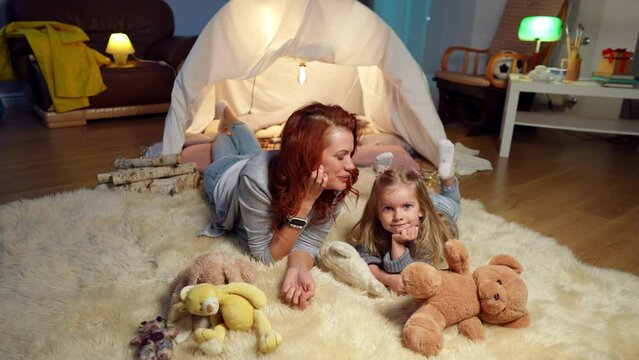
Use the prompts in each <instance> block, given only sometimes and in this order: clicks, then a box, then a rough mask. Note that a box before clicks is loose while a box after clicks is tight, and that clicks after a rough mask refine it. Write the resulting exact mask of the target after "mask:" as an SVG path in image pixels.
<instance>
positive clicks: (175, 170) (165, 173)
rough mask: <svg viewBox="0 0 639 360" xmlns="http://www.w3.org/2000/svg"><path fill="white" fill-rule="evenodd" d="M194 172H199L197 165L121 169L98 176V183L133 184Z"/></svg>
mask: <svg viewBox="0 0 639 360" xmlns="http://www.w3.org/2000/svg"><path fill="white" fill-rule="evenodd" d="M193 172H197V167H196V163H185V164H178V165H177V166H156V167H141V168H131V169H120V170H117V171H114V172H110V173H103V174H98V183H100V184H105V183H113V184H114V185H122V184H131V183H134V182H139V181H143V180H150V179H158V178H165V177H171V176H176V175H182V174H190V173H193Z"/></svg>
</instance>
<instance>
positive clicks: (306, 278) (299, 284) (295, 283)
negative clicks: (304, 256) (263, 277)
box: [282, 266, 401, 309]
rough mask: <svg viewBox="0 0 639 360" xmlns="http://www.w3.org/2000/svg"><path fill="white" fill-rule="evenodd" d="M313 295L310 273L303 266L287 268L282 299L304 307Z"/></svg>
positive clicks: (313, 286)
mask: <svg viewBox="0 0 639 360" xmlns="http://www.w3.org/2000/svg"><path fill="white" fill-rule="evenodd" d="M400 280H401V279H400ZM313 295H315V281H314V280H313V277H312V276H311V273H310V272H309V271H308V270H307V269H306V268H304V267H298V266H294V267H290V268H288V269H287V270H286V274H285V275H284V281H283V282H282V300H283V301H284V302H286V303H288V304H290V305H293V306H298V307H299V308H300V309H305V308H306V307H307V306H308V303H309V300H310V299H311V298H312V297H313Z"/></svg>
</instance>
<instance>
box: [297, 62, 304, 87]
mask: <svg viewBox="0 0 639 360" xmlns="http://www.w3.org/2000/svg"><path fill="white" fill-rule="evenodd" d="M297 82H298V83H300V85H304V83H305V82H306V64H305V63H300V67H299V69H298V70H297Z"/></svg>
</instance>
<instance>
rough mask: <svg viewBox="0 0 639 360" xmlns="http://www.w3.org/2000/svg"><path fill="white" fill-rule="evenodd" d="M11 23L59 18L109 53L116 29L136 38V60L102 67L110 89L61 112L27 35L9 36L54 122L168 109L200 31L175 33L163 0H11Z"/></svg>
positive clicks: (39, 104) (36, 102)
mask: <svg viewBox="0 0 639 360" xmlns="http://www.w3.org/2000/svg"><path fill="white" fill-rule="evenodd" d="M5 7H6V8H5V12H6V19H7V24H8V23H11V22H14V21H57V22H61V23H67V24H72V25H76V26H78V27H80V28H81V29H82V30H84V32H85V33H86V34H87V35H88V36H89V38H90V40H89V41H88V42H87V43H86V44H87V45H88V46H89V47H91V48H93V49H95V50H97V51H99V52H101V53H102V54H104V55H106V56H108V57H109V58H111V56H110V55H109V54H106V53H105V49H106V46H107V42H108V40H109V36H110V35H111V33H116V32H123V33H126V34H127V35H128V36H129V38H130V39H131V43H132V44H133V47H134V49H135V57H136V58H138V59H142V60H146V61H135V60H133V59H132V57H129V63H128V64H127V66H126V67H115V66H113V65H106V66H102V67H101V68H100V71H101V74H102V79H103V82H104V84H105V85H106V87H107V90H105V91H103V92H101V93H99V94H97V95H95V96H92V97H89V103H90V105H89V107H88V108H83V109H79V110H72V111H69V112H62V113H57V112H55V110H54V109H53V107H52V101H51V97H50V95H49V92H48V90H47V86H46V83H45V82H44V77H43V76H42V72H41V71H40V68H39V66H38V63H37V62H36V61H35V58H34V56H33V55H32V52H31V48H30V47H29V44H28V42H27V41H26V39H24V38H12V39H10V40H9V52H10V54H11V59H12V62H13V64H14V68H15V69H16V72H17V73H18V76H19V77H20V78H21V79H22V80H23V81H26V82H27V83H28V84H29V86H28V88H30V91H31V94H29V95H30V99H31V103H32V105H33V109H34V110H35V111H36V113H38V115H40V116H41V117H42V118H43V120H44V121H45V123H46V124H47V126H48V127H51V128H55V127H67V126H76V125H85V124H86V121H87V120H91V119H100V118H112V117H120V116H132V115H139V114H148V113H161V112H166V111H167V110H168V107H169V103H170V101H171V90H172V89H173V82H174V80H175V76H176V73H177V71H178V69H179V67H180V66H181V64H182V62H183V61H184V59H185V58H186V56H187V55H188V53H189V51H190V50H191V47H192V46H193V44H194V42H195V39H196V37H195V36H188V37H186V36H174V35H173V33H174V28H175V23H174V19H173V12H172V10H171V8H170V7H169V5H168V4H167V3H166V2H165V1H163V0H90V1H87V0H55V1H52V0H7V1H6V3H5Z"/></svg>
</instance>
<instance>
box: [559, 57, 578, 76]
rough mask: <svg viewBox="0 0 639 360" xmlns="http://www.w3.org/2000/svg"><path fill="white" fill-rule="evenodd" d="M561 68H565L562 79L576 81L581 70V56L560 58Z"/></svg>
mask: <svg viewBox="0 0 639 360" xmlns="http://www.w3.org/2000/svg"><path fill="white" fill-rule="evenodd" d="M561 68H562V69H566V77H564V81H577V80H579V72H580V71H581V58H568V59H561Z"/></svg>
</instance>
